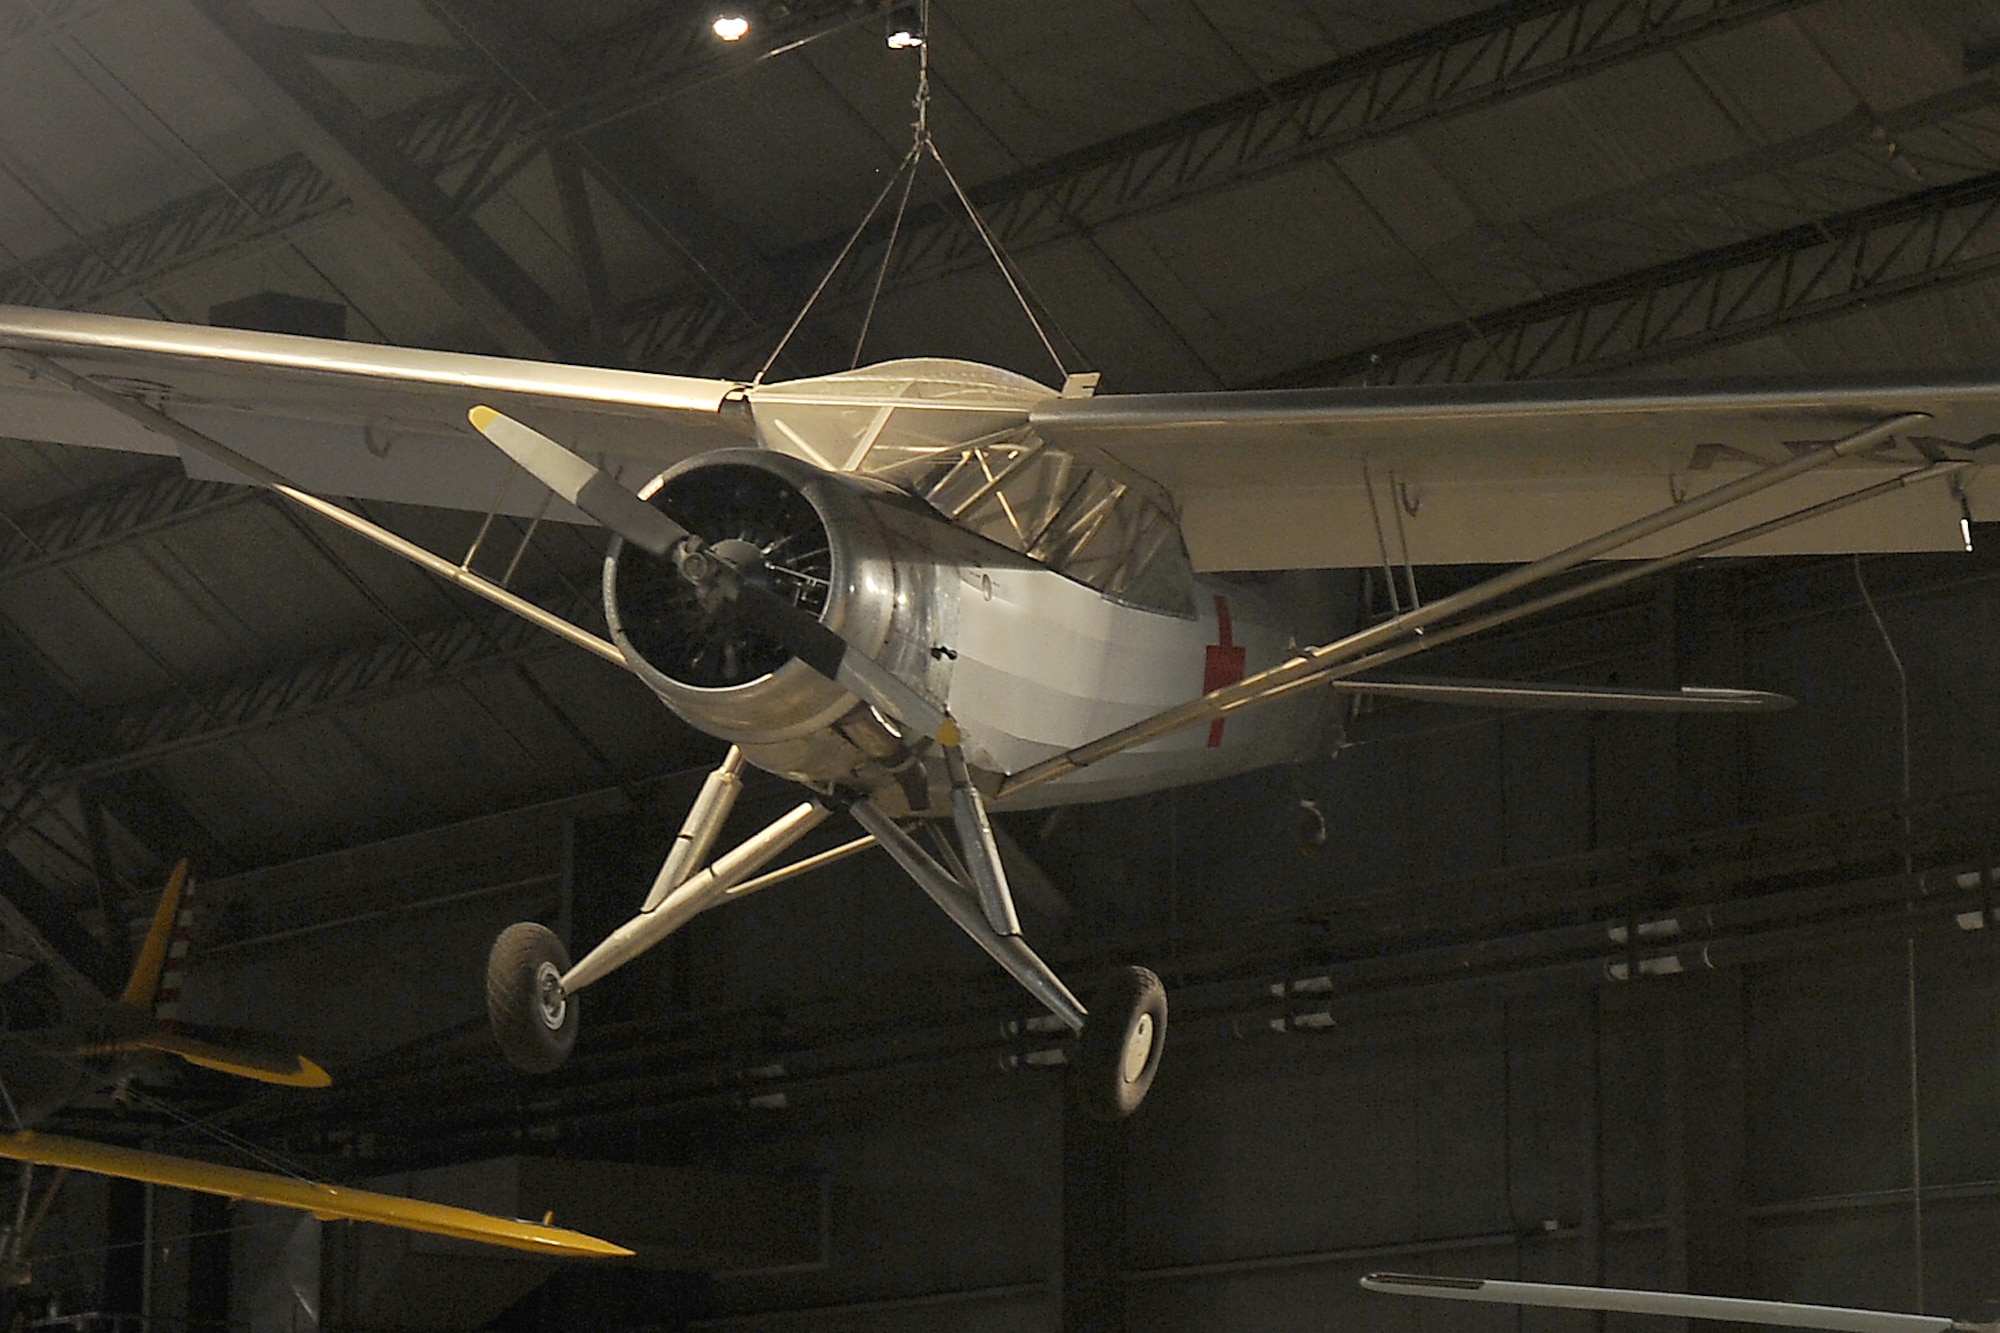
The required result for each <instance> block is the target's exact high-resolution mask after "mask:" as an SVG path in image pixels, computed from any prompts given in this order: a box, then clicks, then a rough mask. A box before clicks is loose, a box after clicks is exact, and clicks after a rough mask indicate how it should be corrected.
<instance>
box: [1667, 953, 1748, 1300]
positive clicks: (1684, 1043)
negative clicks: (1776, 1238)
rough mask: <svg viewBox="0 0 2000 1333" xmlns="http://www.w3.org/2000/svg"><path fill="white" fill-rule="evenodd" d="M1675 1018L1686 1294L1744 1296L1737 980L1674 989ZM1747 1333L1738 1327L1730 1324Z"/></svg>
mask: <svg viewBox="0 0 2000 1333" xmlns="http://www.w3.org/2000/svg"><path fill="white" fill-rule="evenodd" d="M1677 990H1678V992H1679V994H1678V999H1679V1006H1678V1008H1679V1011H1680V1023H1679V1026H1680V1048H1681V1049H1680V1057H1681V1059H1680V1066H1681V1080H1680V1081H1681V1099H1680V1112H1681V1180H1680V1185H1681V1189H1680V1196H1681V1197H1680V1210H1679V1212H1680V1216H1679V1217H1678V1219H1677V1221H1678V1222H1679V1224H1680V1239H1681V1245H1682V1254H1683V1259H1684V1262H1685V1265H1686V1280H1687V1289H1688V1290H1689V1291H1694V1292H1701V1293H1705V1294H1712V1295H1718V1296H1749V1295H1754V1294H1755V1293H1753V1292H1752V1291H1751V1290H1750V1224H1749V1218H1748V1215H1747V1209H1746V1204H1747V1202H1748V1185H1749V1181H1748V1168H1747V1157H1746V1151H1745V1139H1746V1134H1745V1125H1744V1120H1745V1116H1744V1068H1743V1017H1744V1015H1743V973H1742V972H1741V971H1740V970H1739V969H1735V968H1729V969H1725V970H1723V971H1720V972H1709V973H1704V974H1699V975H1696V976H1692V977H1689V978H1687V979H1686V981H1685V982H1684V983H1682V984H1681V985H1680V986H1678V987H1677ZM1726 1327H1728V1328H1731V1329H1735V1330H1738V1331H1739V1333H1748V1329H1747V1327H1746V1326H1744V1325H1728V1326H1726Z"/></svg>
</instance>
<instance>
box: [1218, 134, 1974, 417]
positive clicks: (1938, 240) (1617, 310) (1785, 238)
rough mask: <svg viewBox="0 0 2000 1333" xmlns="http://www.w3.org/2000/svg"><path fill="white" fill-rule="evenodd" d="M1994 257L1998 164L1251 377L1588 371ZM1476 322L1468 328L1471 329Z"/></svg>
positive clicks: (1295, 382) (1388, 380)
mask: <svg viewBox="0 0 2000 1333" xmlns="http://www.w3.org/2000/svg"><path fill="white" fill-rule="evenodd" d="M1996 268H2000V171H1995V172H1989V173H1987V174H1985V175H1981V176H1975V177H1972V178H1971V179H1969V180H1964V181H1959V182H1957V183H1955V184H1952V185H1947V186H1941V187H1939V188H1936V189H1930V190H1923V191H1919V192H1917V193H1915V194H1911V195H1907V196H1905V197H1903V198H1901V199H1897V200H1894V201H1891V202H1889V203H1886V204H1878V205H1874V206H1871V207H1868V208H1864V209H1859V210H1857V211H1854V212H1851V213H1846V214H1842V215H1839V216H1835V217H1828V218H1823V219H1820V220H1819V221H1816V222H1811V223H1806V224H1804V225H1801V226H1796V227H1789V228H1786V229H1785V230H1783V231H1779V232H1774V233H1771V234H1769V235H1765V236H1759V237H1755V238H1753V239H1751V240H1747V241H1742V242H1739V243H1737V244H1734V245H1727V246H1722V247H1720V248H1718V249H1714V250H1709V251H1706V252H1704V253H1702V254H1697V255H1692V256H1689V257H1687V258H1685V259H1678V260H1674V261H1672V262H1669V263H1665V264H1659V265H1655V266H1653V267H1651V268H1647V269H1642V270H1640V271H1639V272H1636V273H1628V274H1623V275H1620V276H1619V277H1616V278H1613V279H1610V280H1608V281H1605V282H1599V283H1592V284H1588V285H1586V286H1582V287H1578V288H1576V289H1574V290H1572V291H1567V292H1561V293H1558V294H1557V295H1555V296H1551V297H1548V298H1545V299H1543V300H1539V301H1530V302H1527V303H1525V304H1522V305H1517V306H1514V307H1512V308H1511V309H1506V310H1498V311H1494V312H1491V313H1488V314H1482V315H1477V316H1474V317H1473V319H1472V320H1471V321H1470V323H1471V325H1472V328H1468V327H1467V326H1466V323H1464V322H1460V323H1457V324H1453V325H1449V326H1446V327H1443V328H1439V329H1435V330H1431V331H1428V332H1425V333H1419V334H1414V335H1412V336H1410V337H1406V338H1400V339H1396V340H1394V341H1392V342H1386V343H1383V344H1380V345H1378V346H1375V347H1371V348H1363V349H1360V350H1357V351H1354V352H1348V353H1344V354H1343V355H1341V356H1337V357H1333V358H1330V359H1328V360H1324V361H1318V362H1314V363H1312V364H1310V365H1306V366H1300V367H1297V368H1295V369H1293V370H1290V371H1287V372H1286V373H1284V374H1282V375H1278V376H1274V377H1272V378H1270V379H1268V380H1264V381H1262V382H1260V383H1259V384H1257V385H1256V386H1254V387H1258V388H1287V387H1297V386H1302V385H1324V384H1359V383H1373V384H1440V383H1461V382H1466V381H1474V380H1512V379H1528V378H1537V377H1548V376H1559V375H1589V374H1598V373H1603V372H1606V371H1616V370H1622V369H1629V368H1631V367H1633V366H1637V365H1641V364H1646V363H1651V362H1658V361H1663V360H1667V359H1670V358H1672V357H1675V356H1680V355H1685V354H1687V353H1690V352H1697V351H1702V350H1705V349H1708V348H1713V347H1720V346H1724V345H1727V344H1729V343H1735V342H1742V341H1744V340H1746V339H1750V338H1756V337H1761V336H1762V335H1764V334H1767V333H1770V332H1773V331H1774V330H1776V329H1778V328H1780V327H1782V326H1784V325H1787V324H1792V323H1796V322H1798V321H1800V320H1806V319H1823V318H1827V317H1830V316H1835V315H1841V314H1846V313H1848V312H1850V311H1853V310H1856V309H1859V308H1861V307H1863V306H1866V305H1870V304H1878V303H1880V302H1883V301H1888V300H1892V299H1895V298H1897V297H1904V296H1912V295H1915V294H1917V293H1920V292H1925V291H1934V290H1937V289H1939V288H1943V287H1949V286H1955V285H1959V284H1962V283H1967V282H1974V281H1977V280H1979V279H1981V278H1984V277H1986V276H1988V275H1989V274H1991V273H1992V272H1994V271H1995V269H1996ZM1475 331H1476V332H1475Z"/></svg>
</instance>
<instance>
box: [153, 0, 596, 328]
mask: <svg viewBox="0 0 2000 1333" xmlns="http://www.w3.org/2000/svg"><path fill="white" fill-rule="evenodd" d="M187 4H188V9H189V32H188V34H187V37H188V40H189V41H190V42H192V43H194V44H195V45H196V46H197V47H198V49H199V50H200V52H201V55H202V57H203V59H205V60H206V61H207V62H208V63H209V64H210V65H211V66H212V67H213V68H215V69H216V70H217V71H218V72H219V73H221V74H222V75H223V77H225V78H228V79H229V80H230V81H231V82H232V83H233V84H235V85H236V86H237V88H238V89H239V91H242V92H244V93H245V94H246V95H247V96H249V97H250V98H251V100H252V101H253V103H255V104H256V105H257V106H258V107H259V108H260V109H261V110H263V111H264V112H265V113H266V114H267V115H270V116H272V117H274V118H276V119H278V120H279V121H280V122H281V123H282V124H283V125H284V126H285V128H286V130H287V132H288V133H289V134H291V135H292V136H293V137H294V138H295V139H296V141H297V142H299V143H300V144H302V145H303V146H304V149H305V152H306V154H307V155H308V156H309V157H311V158H312V159H313V160H314V162H315V163H316V164H317V165H318V166H319V167H320V169H321V170H322V171H324V172H326V174H327V175H329V176H331V177H333V178H334V179H335V180H336V181H338V182H339V184H340V186H341V188H342V189H343V190H344V192H345V193H346V194H347V195H348V196H349V197H350V198H352V199H354V200H355V201H356V203H357V205H358V206H360V207H361V208H363V209H364V210H366V211H367V212H368V213H369V214H370V216H371V217H373V218H374V220H375V221H376V222H377V223H378V224H379V225H381V226H382V227H383V228H384V229H385V230H386V231H387V232H388V233H389V235H390V236H391V237H392V238H393V239H394V241H395V242H396V243H397V244H398V245H399V246H400V247H402V248H403V249H404V250H405V251H406V252H407V253H408V254H409V255H410V256H411V258H412V259H414V260H416V261H417V262H418V263H419V264H420V265H421V266H422V267H423V268H424V269H425V271H426V272H428V273H429V274H430V275H431V276H432V277H433V278H434V279H436V281H437V282H438V283H439V285H440V286H442V287H443V288H444V289H445V290H446V291H447V292H448V293H450V294H451V296H452V298H453V299H454V300H455V301H456V302H458V304H459V305H460V306H461V308H462V309H463V310H464V312H465V314H466V315H467V316H468V318H469V319H471V320H472V321H473V323H474V324H475V325H476V326H477V327H479V328H480V329H481V330H482V331H484V332H485V333H487V334H488V335H490V336H492V337H493V338H494V339H495V341H497V342H498V343H499V345H500V346H501V347H502V348H504V349H505V350H507V351H509V352H512V353H514V354H516V355H530V356H533V355H542V356H546V355H560V353H561V352H562V351H563V350H564V349H565V348H566V346H567V342H568V328H569V325H570V324H571V320H570V319H569V317H568V316H567V315H565V314H564V313H563V311H562V310H561V308H560V307H559V306H558V305H557V304H556V302H555V301H554V300H553V299H552V298H551V297H550V296H549V294H548V293H547V292H546V291H544V290H542V288H541V287H540V285H539V284H537V283H536V281H535V280H534V278H533V277H531V276H530V275H529V274H528V273H527V272H526V270H524V269H523V268H522V267H521V266H520V264H519V263H518V262H516V260H515V259H514V257H513V256H512V255H510V254H508V253H507V251H506V249H505V248H504V247H502V246H501V245H500V244H499V242H497V241H495V240H494V239H493V237H492V236H490V235H488V234H487V232H486V231H485V230H484V229H483V228H482V227H480V225H479V224H478V223H477V221H476V220H474V219H473V218H472V217H471V216H470V215H469V214H467V213H465V212H463V211H461V210H459V209H458V208H456V207H455V206H454V205H453V203H452V200H451V199H450V197H449V196H448V195H447V194H446V193H445V191H444V190H442V189H441V188H440V187H439V185H438V183H437V181H436V180H435V179H434V178H433V176H432V174H431V173H430V172H429V171H427V170H425V169H424V167H423V166H422V165H421V164H419V163H417V162H414V161H412V160H411V159H410V158H409V157H408V156H407V155H406V154H405V153H404V152H403V151H402V148H401V146H400V145H399V144H398V143H397V142H396V139H395V136H394V135H392V134H390V133H388V132H387V131H386V130H385V129H384V127H383V126H382V125H381V124H379V123H376V122H371V121H370V120H368V119H367V118H366V117H365V116H364V115H363V114H362V112H361V109H360V108H359V107H357V106H356V105H355V104H354V102H353V101H352V100H351V99H350V98H348V96H347V95H346V94H345V93H344V92H342V91H341V89H340V87H339V86H338V85H337V84H335V83H334V82H333V80H332V79H330V78H328V77H327V76H326V74H324V73H323V72H322V71H321V70H320V69H319V68H318V66H316V65H315V64H314V63H313V61H312V59H311V56H310V52H309V49H308V42H309V40H310V39H309V38H308V37H306V36H304V35H302V34H301V33H299V32H296V31H293V30H290V29H287V28H284V27H281V26H280V25H278V24H274V23H272V22H270V21H268V20H267V19H265V18H264V17H262V16H261V15H260V14H258V13H257V12H256V11H255V10H254V9H253V8H252V7H251V6H250V5H249V3H247V0H187ZM197 16H199V17H197ZM203 18H205V19H206V20H207V23H206V24H203V23H202V22H201V19H203Z"/></svg>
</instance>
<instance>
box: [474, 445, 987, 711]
mask: <svg viewBox="0 0 2000 1333" xmlns="http://www.w3.org/2000/svg"><path fill="white" fill-rule="evenodd" d="M467 415H468V416H469V417H470V418H471V421H472V426H473V429H475V430H477V431H478V432H479V433H480V434H481V435H484V436H485V437H486V438H487V439H489V440H491V441H492V442H493V443H494V444H496V445H498V446H499V447H500V449H501V450H502V451H503V452H504V453H506V455H507V456H508V457H509V458H511V459H513V460H514V461H515V462H516V463H519V464H520V465H521V466H522V467H524V468H526V469H527V470H528V471H529V472H530V473H531V474H533V475H534V477H535V478H536V480H538V481H540V482H541V483H542V484H543V485H544V486H547V487H548V488H549V489H550V490H552V491H554V492H555V493H556V494H557V495H560V496H561V497H562V498H563V499H565V500H568V501H569V502H570V503H571V504H573V505H575V506H576V507H577V508H578V509H581V510H582V511H583V512H584V513H586V514H588V515H590V516H591V517H592V518H594V519H596V520H597V521H598V522H599V523H602V524H603V525H604V526H605V527H607V528H609V529H611V531H613V532H615V533H617V534H618V535H619V536H621V537H623V538H624V539H625V540H626V541H628V542H631V543H632V544H633V545H635V546H639V547H642V548H644V549H645V550H648V551H651V552H652V553H653V554H654V555H665V554H666V553H667V551H668V549H669V548H671V547H672V546H673V544H674V543H675V542H677V541H679V540H681V539H682V538H683V537H687V536H690V535H691V534H690V533H689V532H688V530H687V529H686V528H683V527H682V526H681V525H680V524H678V523H676V522H674V521H673V520H672V519H670V518H668V517H667V516H666V515H665V514H663V513H661V512H660V511H659V510H657V509H655V508H653V506H651V505H649V504H647V503H646V502H645V501H644V500H641V499H640V498H639V497H638V496H636V495H634V494H632V492H630V491H628V490H626V489H625V488H624V487H623V486H620V485H619V484H618V483H617V482H616V481H614V480H612V478H611V477H610V476H608V475H607V474H606V473H605V472H604V471H603V470H602V469H600V468H598V467H596V466H594V465H593V464H591V463H590V462H588V461H587V460H585V459H583V458H580V457H578V456H577V455H576V454H574V453H572V452H571V451H570V450H569V449H567V448H565V447H564V446H562V445H560V444H558V443H556V442H555V441H554V440H552V439H550V438H549V437H548V436H546V435H544V434H542V433H541V432H540V431H538V430H536V429H534V428H533V427H531V426H524V425H522V424H521V423H520V422H518V421H516V420H514V419H513V418H512V417H510V416H507V415H506V414H505V413H502V412H496V411H494V410H493V409H492V408H490V407H475V408H473V409H472V411H471V412H470V413H468V414H467ZM729 595H730V596H731V597H732V598H733V599H734V600H735V602H736V604H737V606H738V607H739V608H741V610H742V612H743V614H744V616H745V618H746V619H748V620H750V621H751V622H752V623H754V624H755V625H756V626H757V627H758V628H759V629H761V630H763V631H764V632H765V633H767V634H769V635H771V636H772V637H773V638H775V639H777V640H778V641H779V642H780V643H782V644H784V645H785V646H786V647H787V648H789V649H791V651H792V652H793V653H794V654H795V655H796V656H797V657H798V658H799V660H800V661H802V662H804V663H805V664H806V665H807V666H809V667H811V668H812V669H813V670H814V671H817V672H818V673H819V674H820V675H822V676H825V677H826V678H827V679H828V680H830V681H832V682H833V683H834V684H836V685H838V686H840V687H841V688H842V689H844V690H847V691H849V692H851V693H852V694H854V695H855V696H856V697H857V698H860V699H863V700H865V701H867V702H868V703H870V704H873V705H874V706H875V707H876V708H878V709H880V710H881V711H882V712H883V713H885V714H887V715H888V716H890V717H892V718H894V719H895V720H896V721H898V722H900V723H902V724H903V725H904V726H905V727H907V728H910V729H911V730H913V731H919V732H922V733H923V734H924V735H926V736H938V735H939V732H940V731H941V730H942V729H943V728H944V727H945V726H946V724H947V723H948V722H949V720H950V719H948V718H947V717H946V716H945V714H944V712H943V711H942V710H940V709H939V708H938V707H937V706H936V705H934V704H932V703H931V702H930V700H928V699H926V698H924V697H923V696H922V695H921V694H918V693H917V692H916V691H915V690H914V689H912V688H910V686H909V685H907V684H905V683H904V682H903V680H902V678H901V677H899V676H897V675H896V673H895V672H893V671H890V670H889V669H888V668H887V667H884V666H882V665H881V664H879V663H877V662H876V661H875V660H874V659H873V658H871V657H869V656H868V655H867V654H866V653H864V652H862V651H861V650H859V649H858V648H856V647H854V645H852V644H850V643H849V642H847V640H845V639H843V638H841V637H840V636H839V635H838V634H836V633H834V632H833V631H832V630H830V629H828V628H827V627H826V626H824V625H822V624H820V622H819V617H818V616H815V615H813V614H811V613H810V612H807V611H803V610H800V609H799V608H798V607H796V606H794V605H793V604H792V603H790V602H788V601H786V600H785V599H784V598H783V597H780V596H778V595H777V594H776V593H774V592H771V591H770V590H769V589H767V588H764V587H762V586H760V585H758V584H756V583H752V582H750V581H749V580H748V579H738V580H736V581H735V583H734V584H733V585H731V586H730V590H729ZM940 739H942V738H940ZM944 743H945V744H956V743H957V739H956V728H953V729H952V738H951V739H950V740H946V741H944Z"/></svg>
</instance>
